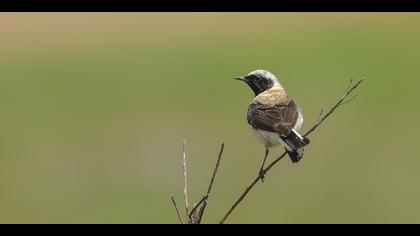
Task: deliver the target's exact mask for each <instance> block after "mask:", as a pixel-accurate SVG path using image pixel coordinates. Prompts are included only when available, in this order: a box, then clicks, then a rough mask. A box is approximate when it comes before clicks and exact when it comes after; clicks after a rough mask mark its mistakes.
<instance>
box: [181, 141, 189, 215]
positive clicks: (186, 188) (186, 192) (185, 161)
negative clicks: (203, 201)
mask: <svg viewBox="0 0 420 236" xmlns="http://www.w3.org/2000/svg"><path fill="white" fill-rule="evenodd" d="M185 143H186V141H185V139H184V140H183V141H182V168H183V173H184V201H185V212H186V214H187V217H188V215H189V213H188V212H189V210H188V208H189V203H188V179H187V157H186V154H185Z"/></svg>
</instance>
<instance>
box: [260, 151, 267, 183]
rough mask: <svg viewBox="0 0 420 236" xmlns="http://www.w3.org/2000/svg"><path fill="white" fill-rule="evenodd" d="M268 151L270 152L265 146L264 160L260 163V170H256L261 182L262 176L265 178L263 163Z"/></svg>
mask: <svg viewBox="0 0 420 236" xmlns="http://www.w3.org/2000/svg"><path fill="white" fill-rule="evenodd" d="M269 152H270V151H269V149H268V147H265V156H264V161H263V162H262V165H261V168H260V171H259V172H258V175H259V176H260V178H261V181H262V182H264V178H265V173H264V165H265V161H266V160H267V156H268V153H269Z"/></svg>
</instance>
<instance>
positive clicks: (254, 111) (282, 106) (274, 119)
mask: <svg viewBox="0 0 420 236" xmlns="http://www.w3.org/2000/svg"><path fill="white" fill-rule="evenodd" d="M298 116H299V111H298V107H297V105H296V103H295V102H293V100H291V99H288V101H287V102H284V103H279V104H276V105H274V106H273V105H265V104H262V103H259V102H258V101H254V102H252V103H251V104H250V105H249V107H248V116H247V118H248V123H249V124H250V125H251V126H252V127H253V128H255V129H262V130H266V131H270V132H277V133H279V134H280V135H281V136H283V137H286V136H288V135H289V134H290V132H291V129H292V128H293V127H294V126H295V124H296V121H297V119H298Z"/></svg>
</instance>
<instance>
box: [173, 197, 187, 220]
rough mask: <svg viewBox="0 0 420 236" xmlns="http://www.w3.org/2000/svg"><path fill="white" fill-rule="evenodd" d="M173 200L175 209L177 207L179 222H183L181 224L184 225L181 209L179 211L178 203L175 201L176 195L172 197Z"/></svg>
mask: <svg viewBox="0 0 420 236" xmlns="http://www.w3.org/2000/svg"><path fill="white" fill-rule="evenodd" d="M171 200H172V203H173V204H174V207H175V210H176V214H177V216H178V220H179V222H181V224H184V221H183V220H182V218H181V214H179V209H178V206H177V205H176V201H175V197H174V195H171Z"/></svg>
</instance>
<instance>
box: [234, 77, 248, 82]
mask: <svg viewBox="0 0 420 236" xmlns="http://www.w3.org/2000/svg"><path fill="white" fill-rule="evenodd" d="M234 79H236V80H240V81H244V82H245V83H248V80H247V79H246V78H245V77H236V78H234Z"/></svg>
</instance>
